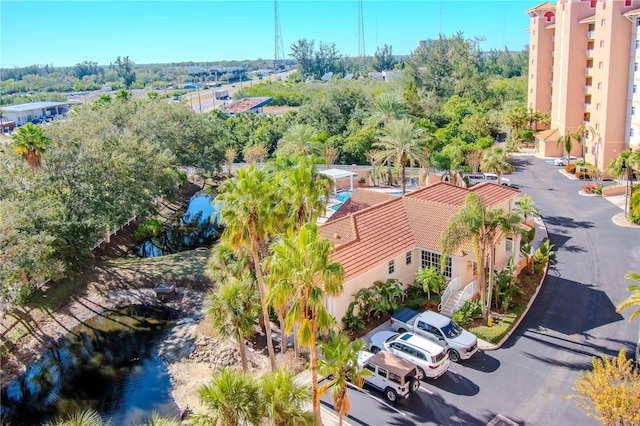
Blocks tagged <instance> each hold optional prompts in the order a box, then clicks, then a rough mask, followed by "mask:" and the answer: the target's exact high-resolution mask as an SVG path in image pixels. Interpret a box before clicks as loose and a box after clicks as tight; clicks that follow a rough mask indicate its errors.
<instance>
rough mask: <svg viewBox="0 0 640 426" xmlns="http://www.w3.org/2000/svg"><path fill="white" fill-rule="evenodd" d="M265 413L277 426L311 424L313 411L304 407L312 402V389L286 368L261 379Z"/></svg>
mask: <svg viewBox="0 0 640 426" xmlns="http://www.w3.org/2000/svg"><path fill="white" fill-rule="evenodd" d="M259 385H260V393H261V395H262V404H263V407H264V415H265V417H267V418H268V419H269V420H270V422H271V424H273V425H275V426H288V425H300V424H309V423H310V422H311V421H312V420H313V416H312V415H311V413H309V412H306V411H305V410H304V407H305V406H306V405H307V404H308V403H309V402H311V389H310V388H309V386H308V385H307V384H303V383H299V382H298V381H297V378H296V375H295V374H294V373H292V372H291V371H290V370H288V369H286V368H284V369H279V370H276V371H274V372H271V373H267V374H265V375H263V376H262V377H260V379H259Z"/></svg>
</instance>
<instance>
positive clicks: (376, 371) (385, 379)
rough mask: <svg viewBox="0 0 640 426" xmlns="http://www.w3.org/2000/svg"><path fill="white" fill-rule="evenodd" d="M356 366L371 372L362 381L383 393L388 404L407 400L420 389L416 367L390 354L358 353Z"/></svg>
mask: <svg viewBox="0 0 640 426" xmlns="http://www.w3.org/2000/svg"><path fill="white" fill-rule="evenodd" d="M358 366H359V367H360V368H362V369H365V368H366V369H367V370H369V371H370V372H371V375H369V376H363V377H362V378H363V380H364V381H365V382H366V383H367V384H368V385H371V386H373V387H374V388H376V389H378V390H381V391H382V392H384V396H385V398H387V399H388V400H389V401H390V402H396V401H397V400H398V399H407V398H409V397H410V396H411V395H413V394H414V393H415V392H416V391H417V390H418V388H419V387H420V380H418V369H417V367H416V365H415V364H412V363H411V362H409V361H407V360H406V359H402V358H400V357H398V356H396V355H394V354H392V353H391V352H387V351H380V352H378V353H377V354H373V353H371V352H367V351H360V352H358Z"/></svg>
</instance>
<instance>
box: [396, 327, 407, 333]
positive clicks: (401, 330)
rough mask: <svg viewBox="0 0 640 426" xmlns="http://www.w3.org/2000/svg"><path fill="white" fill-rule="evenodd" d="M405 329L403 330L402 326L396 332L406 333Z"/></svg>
mask: <svg viewBox="0 0 640 426" xmlns="http://www.w3.org/2000/svg"><path fill="white" fill-rule="evenodd" d="M406 332H407V330H405V329H404V328H399V329H398V333H400V334H402V333H406Z"/></svg>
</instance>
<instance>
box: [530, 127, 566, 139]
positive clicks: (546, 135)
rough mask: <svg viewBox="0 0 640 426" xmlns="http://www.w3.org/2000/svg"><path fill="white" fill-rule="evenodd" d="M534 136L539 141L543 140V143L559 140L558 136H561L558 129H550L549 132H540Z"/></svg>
mask: <svg viewBox="0 0 640 426" xmlns="http://www.w3.org/2000/svg"><path fill="white" fill-rule="evenodd" d="M533 136H535V137H536V138H538V139H542V140H543V141H548V140H555V139H557V138H558V136H560V134H559V132H558V129H549V130H543V131H541V132H538V133H536V134H535V135H533Z"/></svg>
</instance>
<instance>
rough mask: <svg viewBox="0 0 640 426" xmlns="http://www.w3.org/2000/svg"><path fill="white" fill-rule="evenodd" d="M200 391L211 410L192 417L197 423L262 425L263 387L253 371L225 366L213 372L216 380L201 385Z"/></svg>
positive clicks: (205, 403)
mask: <svg viewBox="0 0 640 426" xmlns="http://www.w3.org/2000/svg"><path fill="white" fill-rule="evenodd" d="M198 393H199V396H200V402H202V403H203V404H204V405H205V406H206V408H207V409H208V411H209V412H208V413H206V414H202V415H193V416H191V419H192V420H194V422H195V424H202V425H217V424H222V425H224V426H231V425H240V424H242V425H244V424H247V423H249V424H251V425H258V424H260V421H261V420H262V417H263V416H262V414H263V411H262V404H261V401H260V388H259V385H258V382H257V380H256V379H255V378H254V377H253V375H252V374H251V373H248V372H246V371H238V370H232V369H229V368H226V367H223V368H222V369H220V370H218V371H217V372H215V373H213V382H212V383H211V384H210V385H203V386H201V387H200V389H198Z"/></svg>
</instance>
